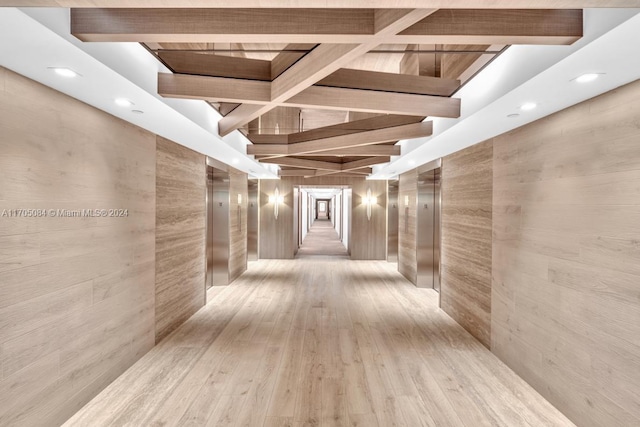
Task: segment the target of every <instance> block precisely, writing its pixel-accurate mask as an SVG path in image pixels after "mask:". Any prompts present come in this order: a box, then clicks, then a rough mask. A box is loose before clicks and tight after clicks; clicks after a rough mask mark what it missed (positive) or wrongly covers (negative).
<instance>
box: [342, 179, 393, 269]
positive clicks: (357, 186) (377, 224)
mask: <svg viewBox="0 0 640 427" xmlns="http://www.w3.org/2000/svg"><path fill="white" fill-rule="evenodd" d="M351 189H352V191H353V193H352V199H351V200H352V203H351V239H352V240H351V245H350V246H351V259H353V260H386V258H387V181H374V180H371V181H367V180H362V179H360V180H357V181H354V182H353V184H352V186H351ZM368 189H371V195H372V196H373V197H377V203H376V204H375V205H372V206H371V219H368V218H367V206H366V205H365V204H364V203H362V199H363V198H364V197H366V196H367V190H368Z"/></svg>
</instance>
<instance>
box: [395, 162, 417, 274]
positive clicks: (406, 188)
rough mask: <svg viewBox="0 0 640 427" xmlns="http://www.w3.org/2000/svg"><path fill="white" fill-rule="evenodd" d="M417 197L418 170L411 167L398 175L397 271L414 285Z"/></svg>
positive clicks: (415, 271) (415, 272)
mask: <svg viewBox="0 0 640 427" xmlns="http://www.w3.org/2000/svg"><path fill="white" fill-rule="evenodd" d="M417 197H418V170H417V169H412V170H410V171H408V172H405V173H403V174H401V175H400V183H399V189H398V215H399V218H398V271H399V272H400V273H401V274H402V275H403V276H404V277H406V278H407V279H408V280H409V281H410V282H411V283H413V284H414V285H415V284H416V283H417V282H418V260H417V258H416V257H417V254H416V250H417V247H416V245H417V241H416V229H417V222H416V221H417V218H416V198H417ZM407 202H408V205H407Z"/></svg>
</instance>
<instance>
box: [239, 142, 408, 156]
mask: <svg viewBox="0 0 640 427" xmlns="http://www.w3.org/2000/svg"><path fill="white" fill-rule="evenodd" d="M400 148H401V147H400V146H399V145H367V146H360V147H350V148H343V149H336V150H325V151H319V152H314V153H308V154H304V153H303V154H300V153H298V154H296V156H305V155H313V156H331V157H335V156H338V157H339V156H399V155H400ZM247 154H249V155H254V156H266V157H271V156H288V155H289V145H286V144H285V145H280V144H262V145H247ZM266 157H265V158H266Z"/></svg>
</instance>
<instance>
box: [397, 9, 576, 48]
mask: <svg viewBox="0 0 640 427" xmlns="http://www.w3.org/2000/svg"><path fill="white" fill-rule="evenodd" d="M582 15H583V13H582V10H581V9H539V10H523V9H507V10H487V9H461V10H439V11H437V12H435V13H433V14H432V15H430V16H428V17H426V18H425V19H423V20H421V21H420V22H418V23H416V24H414V25H412V26H411V27H409V28H407V29H405V30H403V31H401V32H400V33H399V34H398V35H397V37H396V43H400V42H402V43H422V44H426V43H429V44H473V45H479V44H480V45H482V44H571V43H573V42H575V41H576V40H578V39H580V38H581V37H582V34H583V19H582ZM425 39H429V41H428V42H427V41H426V40H425Z"/></svg>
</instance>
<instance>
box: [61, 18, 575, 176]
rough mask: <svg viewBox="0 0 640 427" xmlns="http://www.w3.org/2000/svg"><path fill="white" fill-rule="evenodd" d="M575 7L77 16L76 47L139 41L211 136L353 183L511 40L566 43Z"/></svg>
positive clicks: (446, 104)
mask: <svg viewBox="0 0 640 427" xmlns="http://www.w3.org/2000/svg"><path fill="white" fill-rule="evenodd" d="M582 20H583V14H582V10H581V9H435V8H433V9H368V8H322V9H318V8H304V9H302V8H138V9H131V8H129V9H127V8H114V9H108V8H106V9H105V8H80V9H72V10H71V33H72V34H73V35H74V36H76V37H77V38H78V39H80V40H82V41H85V42H140V43H144V44H145V46H146V47H147V48H148V49H149V50H150V51H151V52H153V53H154V54H155V55H156V57H157V58H158V60H159V61H162V62H163V63H164V64H165V65H166V66H167V67H168V68H169V69H170V70H171V71H173V73H172V74H168V73H161V74H159V75H158V93H159V94H160V95H161V96H163V97H166V98H186V99H199V100H205V101H207V102H209V103H210V105H211V106H212V108H216V109H217V110H218V111H219V112H220V114H222V115H223V118H222V119H221V120H220V122H219V124H218V126H219V134H220V135H221V136H225V135H227V134H229V133H231V132H233V131H236V130H239V131H241V132H243V133H244V134H245V135H246V136H247V138H248V139H249V140H250V141H251V142H252V143H253V144H252V145H248V146H247V154H248V155H252V156H255V158H256V159H257V160H259V161H260V162H262V163H270V164H277V165H279V166H280V168H281V170H280V175H281V176H304V177H311V176H319V175H340V176H366V175H369V174H371V172H372V166H373V165H376V164H381V163H386V162H389V161H390V159H391V156H397V155H400V154H401V152H400V151H399V150H400V147H399V146H396V145H394V144H395V143H396V142H397V141H399V140H406V139H412V138H420V137H425V136H429V135H430V134H431V133H432V130H433V128H432V125H431V122H430V121H425V118H426V117H444V118H458V117H459V116H460V109H461V102H460V99H458V98H456V97H455V96H454V94H455V92H456V91H457V90H458V89H459V88H460V86H461V85H462V84H464V82H465V81H466V80H468V79H469V78H471V77H472V76H473V75H474V74H475V73H476V72H477V71H478V70H480V69H481V68H482V67H483V66H484V65H485V64H487V63H488V62H490V61H491V59H492V58H494V57H495V56H496V55H497V54H499V53H500V52H502V51H503V50H504V49H505V48H506V47H507V46H508V45H514V44H529V45H531V44H545V45H549V44H571V43H573V42H575V41H576V40H578V39H580V37H581V36H582V32H583V22H582Z"/></svg>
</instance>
